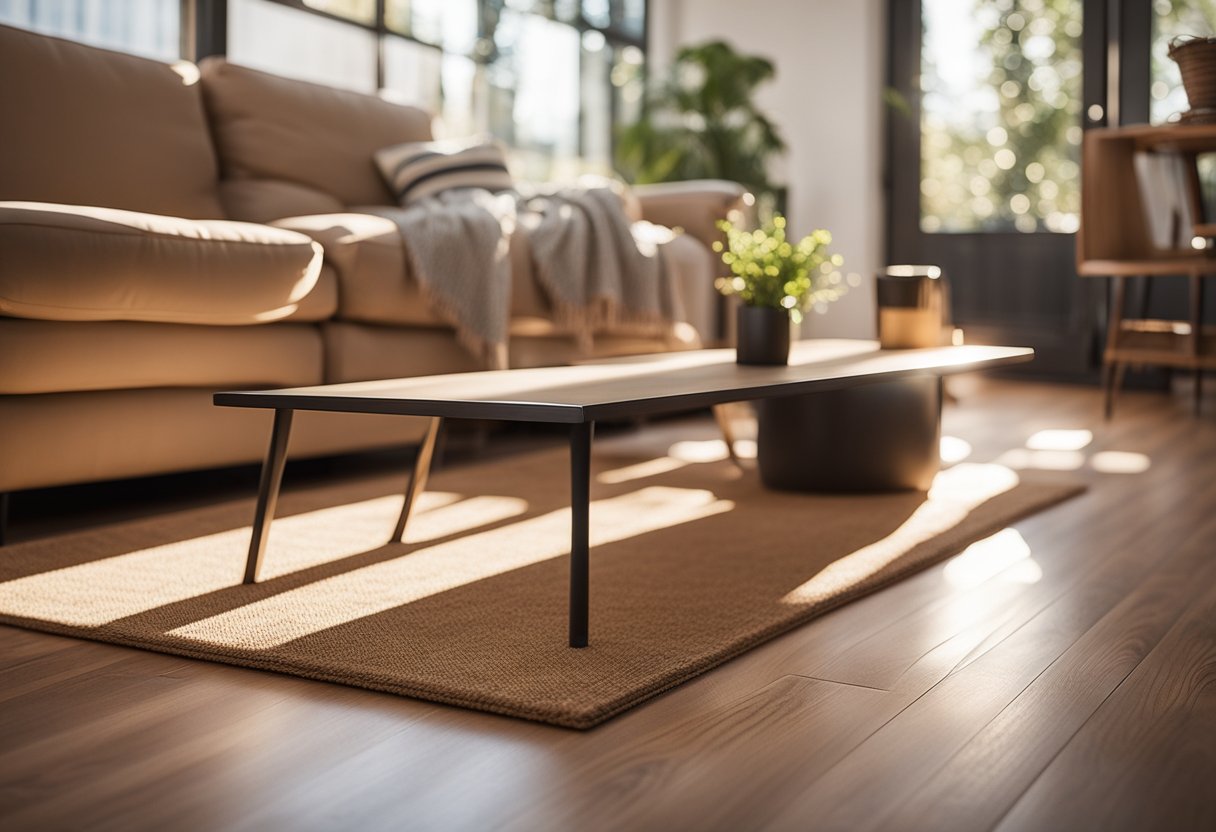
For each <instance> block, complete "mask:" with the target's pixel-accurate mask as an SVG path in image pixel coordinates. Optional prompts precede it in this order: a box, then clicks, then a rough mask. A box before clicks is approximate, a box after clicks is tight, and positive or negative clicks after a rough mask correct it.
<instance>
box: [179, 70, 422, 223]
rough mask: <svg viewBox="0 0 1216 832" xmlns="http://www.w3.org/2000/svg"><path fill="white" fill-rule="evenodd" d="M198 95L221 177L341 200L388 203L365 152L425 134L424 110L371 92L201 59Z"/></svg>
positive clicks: (385, 188) (390, 199) (389, 195)
mask: <svg viewBox="0 0 1216 832" xmlns="http://www.w3.org/2000/svg"><path fill="white" fill-rule="evenodd" d="M200 68H201V70H202V77H203V95H204V99H205V101H206V105H207V110H208V113H209V114H210V118H211V126H212V130H213V132H214V134H215V139H216V145H217V149H218V151H219V156H220V165H221V169H222V170H223V176H224V178H225V179H277V180H282V181H284V182H290V183H293V184H296V185H303V186H306V187H309V188H313V189H315V190H318V191H321V192H322V193H325V194H328V195H329V196H331V197H333V198H335V199H337V200H338V201H339V202H341V203H342V204H343V205H347V206H349V205H363V204H369V205H393V204H395V202H396V201H395V200H394V199H393V195H392V193H391V192H390V191H389V189H388V186H387V185H385V183H384V179H383V178H382V177H381V176H380V172H379V171H378V170H376V165H375V163H374V162H373V161H372V154H373V153H375V152H376V151H377V150H379V149H380V148H382V147H387V146H389V145H391V144H397V143H399V142H415V141H428V140H430V138H431V117H430V115H429V114H428V113H426V112H425V111H423V110H419V109H417V108H415V107H403V106H400V105H397V104H390V103H389V102H387V101H383V100H381V99H379V98H376V97H375V96H371V95H362V94H360V93H355V92H348V91H346V90H338V89H334V88H333V87H326V86H321V85H319V84H311V83H308V82H306V81H296V80H293V79H289V78H280V77H279V76H276V75H270V74H267V73H265V72H258V71H257V70H253V69H247V68H245V67H241V66H237V65H235V64H230V63H228V62H227V61H225V60H224V59H222V58H208V59H206V60H204V61H203V62H202V64H201V65H200Z"/></svg>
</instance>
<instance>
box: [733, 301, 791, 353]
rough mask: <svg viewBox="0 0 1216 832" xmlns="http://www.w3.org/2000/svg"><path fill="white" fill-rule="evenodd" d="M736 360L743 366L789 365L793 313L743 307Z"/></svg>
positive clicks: (766, 308) (740, 310)
mask: <svg viewBox="0 0 1216 832" xmlns="http://www.w3.org/2000/svg"><path fill="white" fill-rule="evenodd" d="M735 321H736V323H737V324H738V327H737V340H736V344H737V346H736V348H735V353H736V358H735V360H736V361H738V362H739V363H740V364H763V365H774V364H777V365H781V364H788V363H789V362H790V313H789V310H788V309H774V308H772V307H770V306H747V305H743V306H740V307H739V309H738V312H737V314H736V318H735Z"/></svg>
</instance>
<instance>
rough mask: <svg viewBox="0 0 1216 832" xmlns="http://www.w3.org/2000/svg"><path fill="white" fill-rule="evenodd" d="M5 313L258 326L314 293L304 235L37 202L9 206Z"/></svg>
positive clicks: (2, 229) (1, 209)
mask: <svg viewBox="0 0 1216 832" xmlns="http://www.w3.org/2000/svg"><path fill="white" fill-rule="evenodd" d="M0 251H3V252H4V257H3V258H0V314H4V315H12V316H15V317H21V318H38V319H44V320H55V321H120V320H122V321H160V322H164V323H187V324H217V325H231V324H257V323H267V322H269V321H274V320H278V319H281V318H285V317H287V316H288V315H290V314H291V313H292V312H294V311H296V309H297V307H298V305H299V303H300V302H301V301H302V300H303V299H304V298H305V296H307V295H308V293H309V292H311V291H312V290H313V288H314V287H315V286H316V283H317V276H318V273H319V272H320V270H321V247H320V246H318V245H317V244H316V243H314V242H313V241H312V240H310V239H309V238H308V237H306V236H304V235H303V234H296V233H294V232H291V231H285V230H283V229H279V228H271V227H269V226H264V225H252V224H249V223H240V222H228V221H225V220H184V219H177V218H173V217H162V216H157V215H155V214H141V213H136V212H133V211H118V210H114V209H110V208H83V207H80V206H75V205H49V204H45V203H37V202H0Z"/></svg>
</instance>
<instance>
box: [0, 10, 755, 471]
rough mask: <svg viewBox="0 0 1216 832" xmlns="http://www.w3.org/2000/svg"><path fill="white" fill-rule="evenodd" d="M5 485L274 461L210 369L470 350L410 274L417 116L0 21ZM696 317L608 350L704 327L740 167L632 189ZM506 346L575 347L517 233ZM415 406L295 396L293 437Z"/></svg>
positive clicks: (298, 445) (560, 357)
mask: <svg viewBox="0 0 1216 832" xmlns="http://www.w3.org/2000/svg"><path fill="white" fill-rule="evenodd" d="M0 113H3V114H4V124H5V128H4V137H3V142H4V147H3V152H2V153H0V493H2V492H10V491H16V490H20V489H28V488H36V487H42V486H50V485H59V484H66V483H76V482H85V481H93V480H105V479H113V478H118V477H128V476H139V475H146V474H155V473H164V472H170V471H180V470H189V469H195V468H204V467H214V466H222V465H230V464H237V463H246V462H252V461H255V460H257V459H259V458H260V457H261V455H262V453H263V451H264V445H265V442H266V438H267V433H268V430H269V423H268V421H267V417H266V414H264V413H255V412H244V411H239V410H234V409H226V408H216V407H213V406H212V404H211V393H212V392H213V391H215V390H217V389H225V388H239V387H265V386H289V385H303V384H316V383H322V382H338V381H353V380H361V379H368V378H377V377H380V378H384V377H396V376H409V375H421V374H428V373H441V372H458V371H465V370H474V369H479V367H478V366H477V364H476V362H475V361H474V360H473V358H472V357H471V356H470V355H469V354H468V353H467V352H466V351H465V350H464V349H463V348H462V347H461V346H460V345H459V344H458V343H457V341H456V338H455V336H454V334H453V332H452V330H451V328H450V327H449V326H447V325H446V324H445V323H444V322H443V321H441V320H440V319H438V318H437V317H436V316H435V315H433V314H432V313H431V311H430V309H429V308H428V306H427V304H426V302H425V301H424V300H423V298H422V297H421V296H420V294H419V292H418V289H417V287H416V285H415V284H414V282H413V281H412V280H411V279H410V277H409V274H408V271H407V267H406V257H405V249H404V247H403V246H404V243H403V241H402V239H401V237H400V232H399V231H398V229H397V226H396V225H395V224H394V223H393V222H392V221H390V220H387V219H385V218H384V217H382V216H378V213H377V212H381V211H383V210H384V209H386V208H388V207H391V206H392V205H393V204H394V203H393V199H392V196H391V194H390V193H389V191H388V190H387V188H386V187H385V185H384V183H383V182H382V180H381V178H380V176H379V174H378V173H377V171H376V169H375V167H374V165H373V162H372V153H373V152H374V151H376V150H378V149H379V148H381V147H384V146H387V145H391V144H394V143H398V142H402V141H411V140H426V139H428V138H430V117H429V115H428V114H426V113H425V112H423V111H421V110H418V109H415V108H411V107H402V106H398V105H394V104H390V103H387V102H385V101H382V100H380V99H377V98H375V97H371V96H364V95H358V94H355V93H349V92H345V91H340V90H336V89H331V88H328V87H322V86H317V85H314V84H307V83H303V82H299V81H294V80H289V79H285V78H280V77H276V76H273V75H268V74H265V73H261V72H256V71H253V70H250V69H246V68H242V67H238V66H235V65H232V64H229V63H226V62H225V61H223V60H222V59H209V60H206V61H204V62H203V63H202V65H201V66H200V67H196V66H194V65H192V64H188V63H184V62H183V63H180V64H176V65H173V66H170V65H166V64H162V63H158V62H155V61H148V60H144V59H141V58H137V57H133V56H129V55H123V54H118V53H114V52H109V51H105V50H101V49H95V48H92V47H88V46H83V45H80V44H75V43H71V42H67V41H63V40H58V39H55V38H49V37H44V36H40V35H36V34H32V33H28V32H25V31H21V30H17V29H12V28H7V27H0ZM637 195H638V199H637V200H636V203H635V204H634V210H636V211H637V212H638V214H639V218H646V219H651V220H654V221H656V222H659V221H661V222H664V223H667V224H669V225H680V226H682V227H684V228H685V229H687V232H688V233H686V234H684V235H680V236H677V238H676V239H675V240H674V241H673V242H672V243H670V244H669V245H668V253H669V258H668V261H669V264H670V266H671V268H672V269H673V271H674V273H675V275H676V277H677V280H678V284H679V286H680V293H681V297H682V301H683V304H684V309H685V315H684V317H685V318H686V321H687V323H688V325H687V326H684V327H681V328H680V333H681V335H680V337H679V338H678V339H677V341H676V342H675V343H673V342H672V340H671V339H660V338H656V337H654V336H653V334H649V333H644V332H639V331H630V330H629V329H628V328H617V329H614V330H611V331H605V332H600V333H596V334H595V338H594V353H593V354H594V355H609V354H622V353H629V352H647V351H656V350H663V349H671V348H686V347H694V346H697V345H698V344H699V343H700V342H701V341H702V340H703V339H704V338H706V337H708V336H709V334H710V331H711V328H712V322H713V315H714V309H715V306H714V295H713V291H712V281H713V276H714V271H715V268H714V266H713V258H712V256H711V254H710V252H709V249H708V242H709V240H710V239H711V238H712V236H713V235H714V233H715V231H714V226H713V222H714V221H715V220H716V219H718V218H720V217H723V216H725V215H726V214H727V212H729V211H731V210H733V209H735V208H736V207H737V206H738V205H739V204H740V201H741V199H742V197H743V196H744V194H743V190H742V189H741V188H740V187H738V186H737V185H734V184H732V183H722V182H711V183H696V184H685V185H681V186H679V187H672V188H656V189H650V190H649V191H647V189H639V191H638V193H637ZM511 258H512V263H513V274H514V277H513V286H514V297H513V305H512V324H511V332H512V336H511V341H510V345H509V352H510V362H511V364H512V365H513V366H537V365H544V364H557V363H564V362H568V361H570V360H573V359H577V358H586V357H589V356H588V355H586V354H584V353H583V352H580V350H579V347H578V340H577V339H576V338H575V337H574V335H575V333H571V332H568V331H563V330H562V329H561V328H559V327H558V326H557V325H556V324H555V323H554V322H553V320H552V315H551V314H550V310H549V308H548V304H547V303H546V300H545V298H544V295H543V294H542V293H541V292H540V291H539V290H538V288H537V287H536V285H535V283H534V282H533V281H532V280H531V257H530V252H529V251H528V247H527V241H526V239H524V238H522V237H519V236H517V237H516V238H515V239H513V240H512V243H511ZM419 435H420V426H419V425H418V424H416V423H414V422H412V421H410V420H408V419H400V418H391V417H373V416H363V417H358V418H357V419H356V420H352V419H351V417H343V416H339V415H335V414H315V413H304V414H300V418H299V420H298V422H297V427H296V429H295V430H294V431H293V436H292V447H291V453H292V455H293V456H303V455H321V454H332V453H341V452H346V451H353V450H361V449H368V448H374V447H379V446H386V445H391V444H397V443H405V442H411V441H414V440H416V439H417V437H418V436H419Z"/></svg>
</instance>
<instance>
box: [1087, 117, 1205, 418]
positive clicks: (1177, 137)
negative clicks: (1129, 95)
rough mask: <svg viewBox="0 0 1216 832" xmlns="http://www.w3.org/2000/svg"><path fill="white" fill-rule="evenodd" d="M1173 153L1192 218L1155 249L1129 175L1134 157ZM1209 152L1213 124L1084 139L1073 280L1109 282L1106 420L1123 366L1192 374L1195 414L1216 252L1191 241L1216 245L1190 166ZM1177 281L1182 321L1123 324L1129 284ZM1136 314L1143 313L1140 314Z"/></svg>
mask: <svg viewBox="0 0 1216 832" xmlns="http://www.w3.org/2000/svg"><path fill="white" fill-rule="evenodd" d="M1145 152H1149V153H1152V152H1173V153H1177V154H1180V156H1181V157H1182V159H1183V161H1184V163H1185V169H1186V172H1187V175H1186V183H1185V185H1186V193H1185V195H1184V198H1185V199H1186V201H1187V202H1188V203H1189V207H1190V214H1191V216H1192V217H1193V218H1194V219H1195V221H1194V223H1193V225H1192V226H1191V228H1190V229H1183V230H1182V231H1184V232H1187V231H1189V233H1182V234H1180V235H1179V236H1180V237H1182V238H1183V239H1181V240H1179V241H1178V243H1177V245H1176V246H1174V247H1171V248H1161V247H1159V246H1157V245H1155V244H1154V242H1153V238H1152V234H1151V233H1150V229H1149V225H1148V222H1147V221H1146V213H1145V207H1144V206H1145V201H1146V197H1145V195H1144V194H1143V193H1142V192H1141V183H1140V179H1139V177H1138V175H1137V173H1136V167H1135V164H1136V163H1135V159H1136V156H1137V154H1140V153H1145ZM1209 152H1216V125H1211V124H1205V125H1166V126H1150V125H1136V126H1132V127H1118V128H1108V129H1099V130H1090V131H1088V132H1087V133H1086V134H1085V144H1084V148H1083V153H1082V175H1081V227H1080V230H1079V232H1078V234H1077V274H1079V275H1081V276H1083V277H1106V278H1112V279H1113V280H1114V287H1113V291H1112V292H1111V309H1110V321H1109V325H1108V330H1107V338H1106V349H1105V351H1104V353H1103V370H1104V373H1103V381H1104V387H1105V390H1106V405H1105V406H1106V415H1107V418H1109V417H1110V415H1111V413H1112V410H1113V408H1114V401H1115V397H1116V395H1117V394H1118V390H1119V387H1120V386H1121V383H1122V379H1123V373H1124V371H1125V370H1126V369H1127V367H1128V366H1138V365H1154V366H1165V367H1172V368H1176V369H1184V370H1190V371H1192V372H1194V373H1195V388H1194V389H1195V397H1194V406H1195V409H1196V412H1198V409H1199V402H1200V398H1201V392H1202V388H1201V379H1202V373H1203V371H1204V370H1216V327H1212V326H1206V327H1205V326H1204V324H1203V320H1202V316H1203V288H1204V287H1203V279H1204V277H1206V276H1207V275H1210V274H1216V249H1212V248H1203V249H1196V248H1194V247H1192V246H1191V245H1190V241H1191V239H1192V238H1203V239H1210V238H1216V217H1208V216H1205V212H1204V205H1203V199H1202V198H1201V193H1200V184H1199V174H1198V168H1197V163H1196V160H1197V159H1198V157H1199V156H1200V155H1201V154H1203V153H1209ZM1166 275H1182V276H1185V277H1186V278H1187V280H1188V282H1189V288H1190V293H1189V304H1188V306H1189V316H1188V319H1187V320H1156V319H1149V318H1143V317H1140V318H1132V317H1128V315H1127V310H1126V296H1125V295H1126V285H1125V284H1126V282H1127V279H1128V278H1130V277H1144V278H1152V277H1160V276H1166ZM1141 314H1143V312H1142V313H1141Z"/></svg>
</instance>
